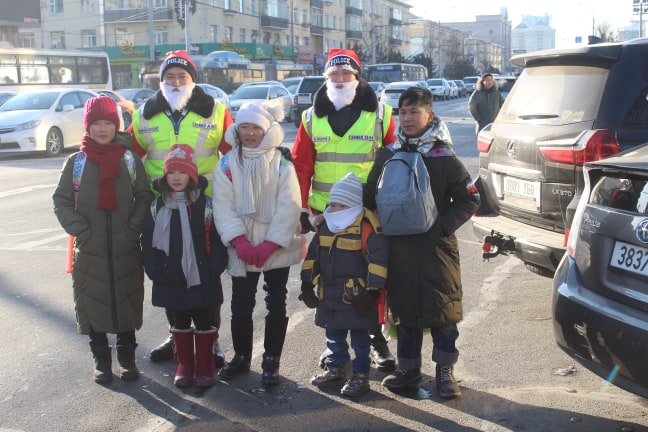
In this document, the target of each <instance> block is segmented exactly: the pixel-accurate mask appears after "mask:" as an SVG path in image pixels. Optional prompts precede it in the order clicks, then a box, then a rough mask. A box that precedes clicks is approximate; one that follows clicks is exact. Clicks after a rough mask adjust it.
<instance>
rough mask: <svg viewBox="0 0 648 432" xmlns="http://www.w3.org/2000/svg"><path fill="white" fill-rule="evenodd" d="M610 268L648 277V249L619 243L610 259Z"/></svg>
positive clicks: (616, 244)
mask: <svg viewBox="0 0 648 432" xmlns="http://www.w3.org/2000/svg"><path fill="white" fill-rule="evenodd" d="M610 267H614V268H618V269H621V270H625V271H629V272H631V273H635V274H638V275H643V276H648V248H645V247H641V246H635V245H632V244H630V243H625V242H622V241H617V242H616V243H615V244H614V250H613V251H612V257H611V258H610Z"/></svg>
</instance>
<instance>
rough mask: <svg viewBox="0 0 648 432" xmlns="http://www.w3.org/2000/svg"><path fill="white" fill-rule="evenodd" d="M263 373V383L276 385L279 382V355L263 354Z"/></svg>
mask: <svg viewBox="0 0 648 432" xmlns="http://www.w3.org/2000/svg"><path fill="white" fill-rule="evenodd" d="M261 368H262V369H263V375H261V384H262V385H264V386H275V385H277V384H279V357H271V356H265V355H264V356H263V362H262V363H261Z"/></svg>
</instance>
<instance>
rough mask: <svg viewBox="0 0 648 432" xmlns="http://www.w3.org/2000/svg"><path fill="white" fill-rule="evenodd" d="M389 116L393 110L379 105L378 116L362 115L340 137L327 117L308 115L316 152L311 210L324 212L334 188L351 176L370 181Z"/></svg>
mask: <svg viewBox="0 0 648 432" xmlns="http://www.w3.org/2000/svg"><path fill="white" fill-rule="evenodd" d="M385 115H388V116H391V109H390V107H387V108H385V106H384V105H383V104H379V108H378V111H377V112H368V111H362V112H361V113H360V117H359V118H358V120H357V121H356V122H355V123H354V124H353V126H352V127H351V128H350V129H349V130H348V131H347V133H346V134H345V135H344V136H343V137H339V136H337V135H336V134H335V133H334V132H333V130H332V128H331V126H330V124H329V123H328V120H327V118H326V117H317V116H315V115H313V113H312V108H311V109H309V110H307V111H306V112H304V114H303V122H304V124H305V127H306V131H307V132H310V133H309V135H310V136H311V139H312V141H313V145H314V146H315V152H316V155H315V167H314V172H315V174H314V176H313V179H312V182H311V187H312V191H311V196H310V197H309V198H308V205H309V206H310V207H311V208H313V209H315V210H319V211H323V210H324V208H325V207H326V204H328V200H329V192H330V191H331V188H332V187H333V184H334V183H335V182H336V181H337V180H339V179H341V178H342V177H344V176H345V175H346V174H347V173H350V172H352V173H354V174H356V175H357V176H358V177H359V178H360V181H361V182H362V183H365V182H366V181H367V176H368V175H369V171H370V170H371V167H372V165H373V162H374V160H375V158H376V152H377V150H378V149H379V148H380V146H381V143H382V138H383V136H384V135H385V134H386V133H387V131H388V130H389V123H388V122H387V124H386V125H385V122H383V117H384V116H385Z"/></svg>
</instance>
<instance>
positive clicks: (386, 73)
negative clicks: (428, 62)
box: [362, 63, 428, 83]
mask: <svg viewBox="0 0 648 432" xmlns="http://www.w3.org/2000/svg"><path fill="white" fill-rule="evenodd" d="M362 75H363V78H364V79H365V80H367V81H381V82H384V83H392V82H397V81H425V80H426V79H427V78H428V76H427V68H426V67H425V66H423V65H420V64H413V63H384V64H375V65H366V66H364V67H363V68H362Z"/></svg>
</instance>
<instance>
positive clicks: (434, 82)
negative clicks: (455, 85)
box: [427, 79, 443, 86]
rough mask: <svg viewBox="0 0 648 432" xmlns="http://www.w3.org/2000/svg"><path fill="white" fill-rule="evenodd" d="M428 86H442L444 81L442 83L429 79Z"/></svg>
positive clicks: (438, 80)
mask: <svg viewBox="0 0 648 432" xmlns="http://www.w3.org/2000/svg"><path fill="white" fill-rule="evenodd" d="M427 84H428V85H429V86H440V85H443V81H441V80H440V79H429V80H427Z"/></svg>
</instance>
